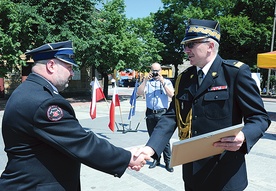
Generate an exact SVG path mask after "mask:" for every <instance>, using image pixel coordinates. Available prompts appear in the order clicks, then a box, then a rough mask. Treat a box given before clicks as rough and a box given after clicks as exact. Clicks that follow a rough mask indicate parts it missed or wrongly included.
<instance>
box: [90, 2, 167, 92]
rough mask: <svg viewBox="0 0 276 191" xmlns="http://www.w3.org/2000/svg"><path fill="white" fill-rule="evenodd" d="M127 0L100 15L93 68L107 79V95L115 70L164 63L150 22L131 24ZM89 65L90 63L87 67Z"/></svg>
mask: <svg viewBox="0 0 276 191" xmlns="http://www.w3.org/2000/svg"><path fill="white" fill-rule="evenodd" d="M124 12H125V4H124V1H123V0H112V1H108V2H107V3H106V4H104V5H103V9H101V10H100V11H99V13H98V15H97V19H96V21H97V26H98V27H97V30H96V34H95V36H94V39H93V45H92V46H93V47H94V48H95V52H93V54H94V56H93V62H94V63H93V64H94V66H95V68H96V69H97V70H98V71H99V72H100V73H101V75H102V76H103V78H104V94H105V95H106V96H107V93H108V74H111V73H113V71H114V69H117V70H123V69H127V68H131V69H141V68H143V65H145V64H146V65H148V64H149V62H152V61H153V60H155V59H156V60H160V56H158V46H160V47H162V44H161V43H160V42H158V40H157V39H154V35H153V33H152V32H151V31H152V29H151V26H152V25H151V23H150V18H148V19H141V20H139V19H137V20H132V19H130V20H128V19H127V18H126V16H125V15H124ZM87 64H88V65H89V64H90V63H87Z"/></svg>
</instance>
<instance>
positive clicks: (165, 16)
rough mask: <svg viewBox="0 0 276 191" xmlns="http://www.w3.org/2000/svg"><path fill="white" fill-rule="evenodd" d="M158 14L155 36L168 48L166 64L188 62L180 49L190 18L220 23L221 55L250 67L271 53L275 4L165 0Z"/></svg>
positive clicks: (260, 0) (236, 0)
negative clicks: (260, 54)
mask: <svg viewBox="0 0 276 191" xmlns="http://www.w3.org/2000/svg"><path fill="white" fill-rule="evenodd" d="M162 2H163V4H164V7H163V10H159V11H158V12H157V13H156V14H155V34H156V36H157V37H158V39H159V40H160V41H161V42H163V43H164V44H165V45H166V47H165V49H164V51H163V52H162V58H163V62H164V63H166V62H167V63H169V61H171V62H173V63H174V64H175V67H176V68H177V65H178V64H181V63H182V62H181V61H182V60H181V59H183V58H184V59H185V55H184V54H183V53H182V51H183V49H181V47H180V46H179V44H180V42H181V40H182V39H183V37H184V35H185V28H186V24H187V21H188V19H189V18H197V19H212V20H218V21H219V22H220V23H221V35H222V39H221V46H220V55H221V56H222V57H224V58H225V59H239V60H240V61H243V62H246V63H247V64H249V65H250V66H251V67H252V66H254V65H255V64H256V57H257V56H256V55H257V53H259V52H264V51H268V48H269V42H268V41H267V39H270V36H271V26H272V23H273V22H272V18H273V9H272V7H274V1H273V0H252V1H247V0H225V1H220V0H205V1H198V0H162Z"/></svg>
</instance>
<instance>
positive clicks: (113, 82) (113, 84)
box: [111, 77, 116, 88]
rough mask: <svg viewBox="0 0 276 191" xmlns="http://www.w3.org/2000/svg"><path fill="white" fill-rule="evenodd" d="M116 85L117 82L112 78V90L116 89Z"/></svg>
mask: <svg viewBox="0 0 276 191" xmlns="http://www.w3.org/2000/svg"><path fill="white" fill-rule="evenodd" d="M115 83H116V80H115V79H114V78H113V77H112V79H111V86H112V88H114V87H115Z"/></svg>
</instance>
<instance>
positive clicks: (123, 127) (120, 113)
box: [119, 106, 125, 132]
mask: <svg viewBox="0 0 276 191" xmlns="http://www.w3.org/2000/svg"><path fill="white" fill-rule="evenodd" d="M119 110H120V116H121V121H122V126H123V132H125V124H124V121H123V116H122V110H121V106H119Z"/></svg>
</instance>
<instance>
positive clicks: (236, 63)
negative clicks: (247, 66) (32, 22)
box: [234, 61, 244, 68]
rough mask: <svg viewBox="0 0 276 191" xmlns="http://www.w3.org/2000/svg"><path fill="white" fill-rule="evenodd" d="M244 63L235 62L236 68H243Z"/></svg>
mask: <svg viewBox="0 0 276 191" xmlns="http://www.w3.org/2000/svg"><path fill="white" fill-rule="evenodd" d="M243 64H244V63H243V62H240V61H237V62H234V66H236V67H238V68H239V67H241V66H242V65H243Z"/></svg>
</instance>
